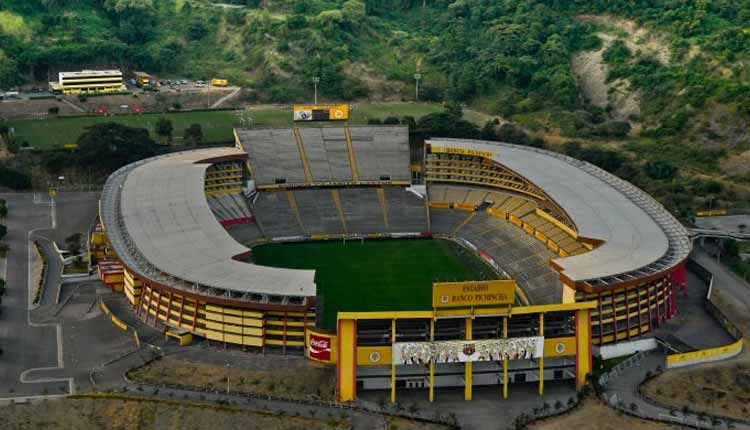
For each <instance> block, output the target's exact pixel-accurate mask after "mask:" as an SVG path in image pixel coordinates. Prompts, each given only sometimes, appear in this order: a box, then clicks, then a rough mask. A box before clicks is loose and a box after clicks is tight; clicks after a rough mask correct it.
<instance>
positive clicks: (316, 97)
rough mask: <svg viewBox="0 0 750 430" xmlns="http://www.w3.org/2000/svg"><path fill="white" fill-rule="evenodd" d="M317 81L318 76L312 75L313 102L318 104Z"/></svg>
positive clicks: (318, 80)
mask: <svg viewBox="0 0 750 430" xmlns="http://www.w3.org/2000/svg"><path fill="white" fill-rule="evenodd" d="M318 82H320V76H313V86H314V87H315V104H316V105H317V104H318Z"/></svg>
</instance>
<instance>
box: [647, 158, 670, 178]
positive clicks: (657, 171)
mask: <svg viewBox="0 0 750 430" xmlns="http://www.w3.org/2000/svg"><path fill="white" fill-rule="evenodd" d="M644 170H645V171H646V174H647V175H648V176H649V177H650V178H652V179H664V180H671V179H672V178H674V177H675V175H676V174H677V166H675V165H674V164H672V163H671V162H669V161H665V160H655V161H649V162H647V163H646V165H645V166H644Z"/></svg>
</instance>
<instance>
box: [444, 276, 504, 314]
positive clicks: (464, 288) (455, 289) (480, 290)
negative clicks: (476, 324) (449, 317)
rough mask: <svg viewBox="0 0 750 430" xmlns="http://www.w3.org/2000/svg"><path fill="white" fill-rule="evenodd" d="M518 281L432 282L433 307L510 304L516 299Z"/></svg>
mask: <svg viewBox="0 0 750 430" xmlns="http://www.w3.org/2000/svg"><path fill="white" fill-rule="evenodd" d="M515 293H516V281H514V280H512V279H505V280H495V281H467V282H436V283H434V284H432V307H434V308H455V307H461V306H464V307H468V306H484V305H509V304H513V302H514V301H515Z"/></svg>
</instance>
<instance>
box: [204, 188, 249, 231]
mask: <svg viewBox="0 0 750 430" xmlns="http://www.w3.org/2000/svg"><path fill="white" fill-rule="evenodd" d="M208 206H209V207H210V208H211V211H213V213H214V215H216V218H217V219H218V220H219V222H221V224H222V225H224V226H226V225H231V224H240V223H245V222H250V221H252V218H253V216H252V214H251V213H250V209H249V208H248V207H247V202H246V201H245V198H244V197H243V196H242V195H241V194H239V193H236V194H217V195H213V196H208Z"/></svg>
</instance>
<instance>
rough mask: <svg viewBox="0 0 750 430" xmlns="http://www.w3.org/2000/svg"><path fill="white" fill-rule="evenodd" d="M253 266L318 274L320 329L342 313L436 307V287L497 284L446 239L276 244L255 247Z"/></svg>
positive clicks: (490, 273) (470, 256) (483, 266)
mask: <svg viewBox="0 0 750 430" xmlns="http://www.w3.org/2000/svg"><path fill="white" fill-rule="evenodd" d="M253 259H254V261H255V264H260V265H264V266H273V267H286V268H293V269H315V270H316V272H315V283H316V284H317V288H318V308H319V310H320V311H322V318H323V319H322V327H323V328H325V329H329V330H334V329H335V326H336V314H337V313H338V312H339V311H348V312H355V311H386V310H387V311H399V310H429V309H431V308H432V283H433V282H450V281H470V280H486V279H495V278H496V275H495V273H494V272H493V271H492V269H491V268H490V267H489V266H488V265H487V264H485V263H484V262H483V261H481V260H480V259H478V258H477V257H475V256H474V255H473V254H471V253H470V252H468V251H467V250H465V249H464V248H462V247H460V246H459V245H457V244H455V243H453V242H450V241H447V240H442V239H398V240H396V239H393V240H366V241H364V242H363V241H360V240H349V241H347V242H346V243H343V242H342V241H329V242H307V243H285V244H282V243H275V244H268V245H261V246H257V247H255V248H253Z"/></svg>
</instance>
